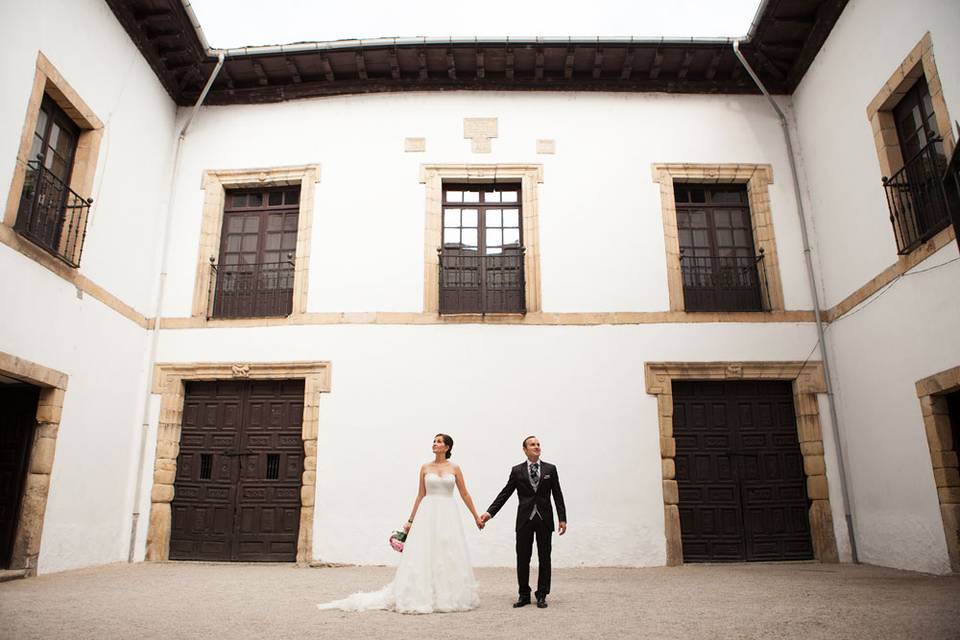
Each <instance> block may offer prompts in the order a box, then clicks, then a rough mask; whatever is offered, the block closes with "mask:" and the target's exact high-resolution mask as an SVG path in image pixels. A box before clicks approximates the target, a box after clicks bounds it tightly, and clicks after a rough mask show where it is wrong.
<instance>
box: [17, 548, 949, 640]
mask: <svg viewBox="0 0 960 640" xmlns="http://www.w3.org/2000/svg"><path fill="white" fill-rule="evenodd" d="M392 575H393V569H390V568H387V567H340V568H298V567H294V566H292V565H276V564H267V565H263V564H260V565H258V564H203V563H163V564H134V565H127V564H116V565H108V566H104V567H97V568H92V569H80V570H76V571H68V572H63V573H57V574H51V575H44V576H40V577H37V578H30V579H26V580H15V581H11V582H4V583H0V638H3V639H4V640H6V639H8V638H9V639H16V640H31V639H34V638H36V639H43V640H50V639H58V638H66V639H70V640H82V639H85V638H96V639H98V640H111V639H114V638H122V639H128V638H129V639H152V638H163V639H165V640H172V639H179V638H184V639H188V638H189V639H206V638H225V639H229V640H239V639H241V638H269V639H270V640H284V639H287V638H291V639H292V638H305V639H306V638H309V639H311V640H314V639H322V638H331V639H338V640H339V639H341V638H343V639H350V638H395V639H397V640H399V639H402V638H416V639H425V640H431V639H434V638H436V639H444V638H457V639H460V638H485V639H493V638H530V637H535V638H538V639H550V640H555V639H560V640H562V639H567V638H591V639H592V638H664V639H669V638H677V639H681V638H682V639H683V640H691V639H695V638H711V639H713V638H763V639H770V638H804V639H807V638H830V639H831V640H837V639H843V638H870V639H871V640H872V639H881V638H923V639H924V640H933V639H936V638H944V639H947V638H949V639H957V638H960V577H958V576H930V575H925V574H918V573H910V572H906V571H895V570H891V569H882V568H877V567H870V566H853V565H840V566H837V565H821V564H814V563H809V564H808V563H789V564H752V565H742V564H740V565H686V566H683V567H676V568H667V567H655V568H645V569H628V568H604V569H595V568H579V569H557V570H555V571H554V578H553V593H552V594H551V595H550V598H549V600H548V602H549V604H550V607H549V608H548V609H545V610H540V609H537V608H536V607H524V608H522V609H516V610H515V609H512V608H511V607H510V604H511V602H512V601H513V600H514V599H515V593H516V592H515V589H516V582H515V577H514V572H513V571H512V570H510V569H478V570H477V578H478V579H479V581H480V588H481V605H480V608H479V609H477V610H475V611H470V612H467V613H450V614H435V615H427V616H410V615H398V614H395V613H390V612H384V611H374V612H367V613H346V612H340V611H323V612H321V611H318V610H317V609H316V607H315V606H314V604H315V603H317V602H323V601H327V600H333V599H336V598H340V597H343V596H345V595H347V594H349V593H351V592H353V591H356V590H359V589H362V590H373V589H376V588H379V587H380V586H382V585H383V584H385V583H386V582H388V581H389V580H390V579H391V577H392Z"/></svg>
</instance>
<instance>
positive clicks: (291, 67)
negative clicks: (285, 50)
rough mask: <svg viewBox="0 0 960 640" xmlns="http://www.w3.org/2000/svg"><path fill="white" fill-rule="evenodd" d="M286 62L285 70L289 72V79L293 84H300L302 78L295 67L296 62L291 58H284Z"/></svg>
mask: <svg viewBox="0 0 960 640" xmlns="http://www.w3.org/2000/svg"><path fill="white" fill-rule="evenodd" d="M286 61H287V70H288V71H290V78H291V79H292V80H293V83H294V84H300V83H301V82H303V78H302V77H300V69H299V67H297V62H296V60H294V59H293V58H286Z"/></svg>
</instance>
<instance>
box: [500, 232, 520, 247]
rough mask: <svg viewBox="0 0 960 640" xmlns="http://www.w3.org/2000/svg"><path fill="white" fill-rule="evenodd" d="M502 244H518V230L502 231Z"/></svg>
mask: <svg viewBox="0 0 960 640" xmlns="http://www.w3.org/2000/svg"><path fill="white" fill-rule="evenodd" d="M503 244H515V245H519V244H520V229H504V230H503Z"/></svg>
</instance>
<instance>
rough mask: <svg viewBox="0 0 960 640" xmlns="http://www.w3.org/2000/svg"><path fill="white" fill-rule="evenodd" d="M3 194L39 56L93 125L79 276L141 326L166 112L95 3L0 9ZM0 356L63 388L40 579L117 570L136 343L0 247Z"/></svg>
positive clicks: (121, 321) (137, 376)
mask: <svg viewBox="0 0 960 640" xmlns="http://www.w3.org/2000/svg"><path fill="white" fill-rule="evenodd" d="M0 33H2V36H3V37H2V39H0V51H2V54H3V58H4V60H5V63H4V64H3V65H2V67H0V85H2V86H3V87H4V98H3V100H2V101H0V185H3V186H2V189H3V193H6V190H7V189H8V185H9V184H10V180H11V176H12V172H13V169H14V165H15V159H16V155H17V150H18V148H19V144H20V135H21V131H22V129H23V123H24V119H25V117H26V108H27V103H28V101H29V98H30V92H31V89H32V85H33V79H34V73H35V70H36V60H37V52H38V51H42V52H43V54H44V55H45V56H47V58H49V60H50V61H51V62H52V64H53V65H54V66H55V67H56V68H57V69H58V70H59V72H60V73H61V74H62V75H63V77H64V78H65V79H66V81H67V82H68V83H69V84H70V85H71V86H72V87H73V88H74V89H75V90H76V91H77V93H78V94H79V95H80V97H81V98H82V99H83V100H84V101H85V102H86V103H87V104H88V105H89V106H90V108H91V109H92V110H93V111H94V112H95V113H96V115H97V117H99V118H100V120H101V121H103V122H104V124H105V131H104V138H103V142H102V144H101V148H100V157H99V161H98V163H97V171H96V176H95V180H94V191H93V193H92V194H82V195H92V196H93V198H94V206H93V209H92V212H91V217H90V222H89V227H88V233H87V238H86V244H85V248H84V252H83V257H82V266H81V269H80V272H81V273H82V274H83V275H85V276H86V277H88V278H90V279H91V280H92V281H94V282H95V283H97V284H99V285H100V286H102V287H103V288H105V289H106V290H107V291H109V292H110V293H112V294H114V295H116V296H118V297H119V298H120V299H121V300H123V301H124V302H126V303H127V304H130V305H132V306H134V307H135V308H137V309H138V310H140V311H141V312H145V313H149V307H150V305H151V304H152V297H151V296H152V295H154V293H153V291H154V286H155V280H156V273H157V260H156V258H157V253H158V250H157V243H156V237H157V234H158V228H157V223H158V213H159V212H160V211H161V210H162V203H163V202H164V197H165V192H166V191H167V189H168V186H167V185H168V181H169V161H170V151H171V142H172V141H173V139H174V133H173V120H174V116H175V113H176V111H175V107H174V104H173V101H172V100H171V99H170V98H169V97H168V96H167V94H166V93H165V92H164V90H163V88H162V87H161V85H160V83H159V82H158V81H157V79H156V76H155V75H154V74H153V72H152V71H151V69H150V68H149V66H148V65H147V64H146V62H145V61H144V60H143V58H142V56H141V55H140V53H139V52H138V51H137V49H136V47H134V45H133V43H132V42H131V41H130V38H129V37H128V36H127V35H126V33H125V32H124V30H123V28H122V27H121V26H120V24H119V23H118V22H117V20H116V18H115V17H114V15H113V13H112V12H111V11H110V9H109V7H108V6H107V4H106V3H105V2H102V0H69V1H67V0H64V1H61V2H57V1H52V0H47V1H44V2H26V1H22V2H9V1H8V2H3V3H0ZM0 273H2V274H3V277H2V278H0V299H2V300H3V301H4V312H3V313H2V314H0V351H3V352H6V353H9V354H12V355H14V356H17V357H20V358H24V359H27V360H30V361H32V362H36V363H38V364H40V365H43V366H45V367H50V368H53V369H57V370H59V371H62V372H64V373H66V374H68V375H69V386H68V389H67V393H66V397H65V400H64V407H63V416H62V422H61V426H60V431H59V436H58V440H57V453H56V459H55V463H54V468H53V474H52V479H51V487H50V494H49V500H48V503H47V511H46V518H45V521H44V528H43V539H42V547H41V551H40V565H39V569H40V571H41V572H48V571H57V570H62V569H67V568H72V567H78V566H84V565H91V564H101V563H105V562H116V561H119V560H124V559H125V558H126V543H127V540H128V531H129V526H130V524H129V519H130V512H131V510H132V506H131V493H132V488H131V486H130V485H131V483H130V468H131V464H132V461H133V455H134V453H135V448H136V436H137V433H138V428H139V427H138V424H139V423H140V421H141V418H140V412H141V410H142V403H143V393H144V388H145V385H146V380H145V377H144V375H143V373H144V372H143V361H144V354H145V352H146V345H147V343H146V332H145V331H144V330H143V329H142V328H141V327H139V326H138V325H136V324H134V323H133V322H131V321H130V320H127V319H126V318H124V317H122V316H120V315H119V314H117V313H116V312H114V311H112V310H110V309H109V308H107V307H106V306H104V305H103V304H102V303H100V302H98V301H96V300H94V299H93V298H91V297H89V296H84V297H83V298H82V299H80V297H79V294H78V292H77V289H76V288H75V287H74V286H72V285H70V284H68V283H67V282H66V281H64V280H62V279H61V278H59V277H58V276H55V275H54V274H53V273H51V272H50V271H48V270H46V269H45V268H43V267H41V266H39V265H38V264H36V263H35V262H33V261H32V260H30V259H28V258H26V257H24V256H23V255H21V254H19V253H17V252H15V251H13V250H11V249H9V248H8V247H6V246H3V245H0Z"/></svg>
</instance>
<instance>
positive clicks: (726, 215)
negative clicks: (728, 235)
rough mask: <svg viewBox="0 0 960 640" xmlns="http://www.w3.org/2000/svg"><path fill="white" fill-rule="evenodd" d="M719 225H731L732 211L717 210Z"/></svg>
mask: <svg viewBox="0 0 960 640" xmlns="http://www.w3.org/2000/svg"><path fill="white" fill-rule="evenodd" d="M717 226H718V227H729V226H730V212H729V211H723V210H720V211H717Z"/></svg>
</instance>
